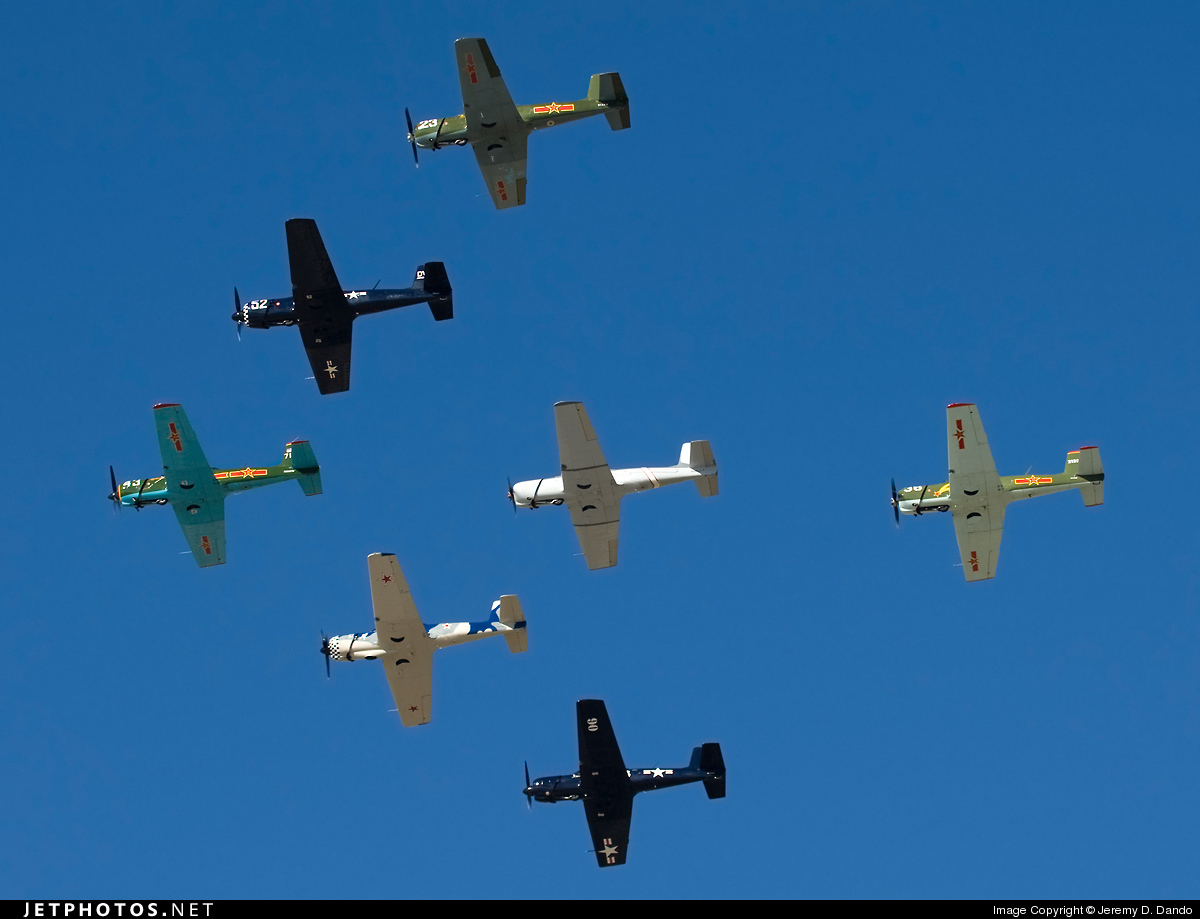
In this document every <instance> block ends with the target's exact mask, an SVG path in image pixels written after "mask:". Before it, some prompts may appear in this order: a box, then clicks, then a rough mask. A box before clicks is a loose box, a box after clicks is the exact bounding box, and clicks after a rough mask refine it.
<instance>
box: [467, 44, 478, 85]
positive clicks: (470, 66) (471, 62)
mask: <svg viewBox="0 0 1200 919" xmlns="http://www.w3.org/2000/svg"><path fill="white" fill-rule="evenodd" d="M467 76H469V77H470V78H471V82H472V83H478V82H479V77H478V76H477V75H476V73H475V55H473V54H472V53H471V52H470V51H468V52H467Z"/></svg>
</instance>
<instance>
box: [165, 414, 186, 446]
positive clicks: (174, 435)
mask: <svg viewBox="0 0 1200 919" xmlns="http://www.w3.org/2000/svg"><path fill="white" fill-rule="evenodd" d="M167 427H169V428H170V429H171V434H170V438H171V443H173V444H174V445H175V451H176V452H177V453H182V452H183V444H182V443H181V442H180V439H179V431H178V430H177V429H176V427H175V422H174V421H168V422H167Z"/></svg>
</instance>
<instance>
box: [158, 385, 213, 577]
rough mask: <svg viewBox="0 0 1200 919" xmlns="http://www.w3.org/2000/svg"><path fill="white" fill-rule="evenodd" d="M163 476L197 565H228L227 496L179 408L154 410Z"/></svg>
mask: <svg viewBox="0 0 1200 919" xmlns="http://www.w3.org/2000/svg"><path fill="white" fill-rule="evenodd" d="M154 426H155V428H156V429H157V430H158V449H159V452H160V453H161V454H162V461H163V475H164V476H165V477H166V480H167V494H168V496H169V500H170V502H171V506H172V507H173V508H175V516H176V517H178V518H179V525H180V526H181V527H182V528H183V535H184V538H186V539H187V542H188V545H189V546H190V547H191V550H192V555H194V556H195V558H196V564H197V565H199V566H200V567H201V568H208V567H209V566H211V565H223V564H225V493H224V492H223V491H222V490H221V487H220V486H219V485H217V480H216V479H215V478H213V471H212V466H210V465H209V464H208V460H207V459H205V457H204V451H203V450H202V449H200V442H199V441H198V440H197V439H196V432H195V431H193V430H192V425H191V423H190V422H189V421H188V419H187V415H186V414H184V411H183V408H182V406H179V405H156V406H154Z"/></svg>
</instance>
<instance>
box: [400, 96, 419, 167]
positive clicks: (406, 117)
mask: <svg viewBox="0 0 1200 919" xmlns="http://www.w3.org/2000/svg"><path fill="white" fill-rule="evenodd" d="M404 120H405V121H407V122H408V142H409V143H410V144H412V148H413V163H414V164H415V165H416V166H417V168H418V169H419V168H420V167H421V163H420V161H419V160H418V159H417V135H416V134H414V133H413V126H412V116H411V115H410V114H408V108H407V107H405V109H404Z"/></svg>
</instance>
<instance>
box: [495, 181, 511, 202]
mask: <svg viewBox="0 0 1200 919" xmlns="http://www.w3.org/2000/svg"><path fill="white" fill-rule="evenodd" d="M496 191H498V192H500V200H501V201H507V200H508V192H506V191H505V190H504V183H503V182H497V183H496Z"/></svg>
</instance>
